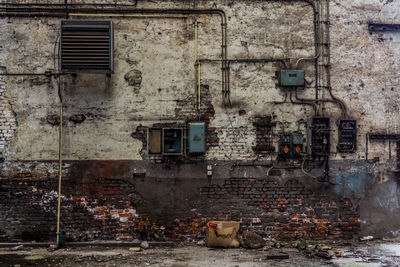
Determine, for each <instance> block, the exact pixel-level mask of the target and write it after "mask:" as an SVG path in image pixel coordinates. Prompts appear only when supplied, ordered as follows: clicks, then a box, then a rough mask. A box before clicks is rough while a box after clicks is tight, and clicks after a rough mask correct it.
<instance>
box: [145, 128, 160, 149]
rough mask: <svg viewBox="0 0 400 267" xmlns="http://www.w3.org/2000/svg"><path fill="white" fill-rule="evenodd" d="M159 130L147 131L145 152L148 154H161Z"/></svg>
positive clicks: (151, 129)
mask: <svg viewBox="0 0 400 267" xmlns="http://www.w3.org/2000/svg"><path fill="white" fill-rule="evenodd" d="M161 134H162V130H161V129H153V128H150V129H148V130H147V152H148V153H149V154H161V152H162V147H161Z"/></svg>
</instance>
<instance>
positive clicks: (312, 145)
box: [307, 117, 330, 157]
mask: <svg viewBox="0 0 400 267" xmlns="http://www.w3.org/2000/svg"><path fill="white" fill-rule="evenodd" d="M307 122H308V123H307V136H309V138H310V140H309V141H308V145H309V147H308V150H307V151H308V153H310V154H311V155H312V156H313V157H326V156H328V155H329V152H330V119H329V118H325V117H314V118H312V119H308V120H307Z"/></svg>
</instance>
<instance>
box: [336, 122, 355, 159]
mask: <svg viewBox="0 0 400 267" xmlns="http://www.w3.org/2000/svg"><path fill="white" fill-rule="evenodd" d="M338 128H339V129H338V132H339V139H338V146H337V148H338V150H339V151H340V152H343V153H351V152H355V151H356V149H357V121H355V120H340V121H339V127H338Z"/></svg>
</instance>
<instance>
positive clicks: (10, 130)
mask: <svg viewBox="0 0 400 267" xmlns="http://www.w3.org/2000/svg"><path fill="white" fill-rule="evenodd" d="M0 72H1V71H0ZM16 127H17V123H16V120H15V116H14V113H13V111H12V109H11V105H10V103H9V102H8V101H7V98H6V92H5V76H0V161H2V160H4V157H5V149H6V145H7V143H8V142H9V141H11V140H12V138H13V137H14V135H15V131H16Z"/></svg>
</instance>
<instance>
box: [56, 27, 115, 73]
mask: <svg viewBox="0 0 400 267" xmlns="http://www.w3.org/2000/svg"><path fill="white" fill-rule="evenodd" d="M60 36H61V37H60V53H59V54H60V55H59V58H60V60H59V61H60V70H61V72H63V73H79V72H91V73H111V72H113V28H112V22H111V21H101V20H93V21H86V20H62V21H61V34H60Z"/></svg>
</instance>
